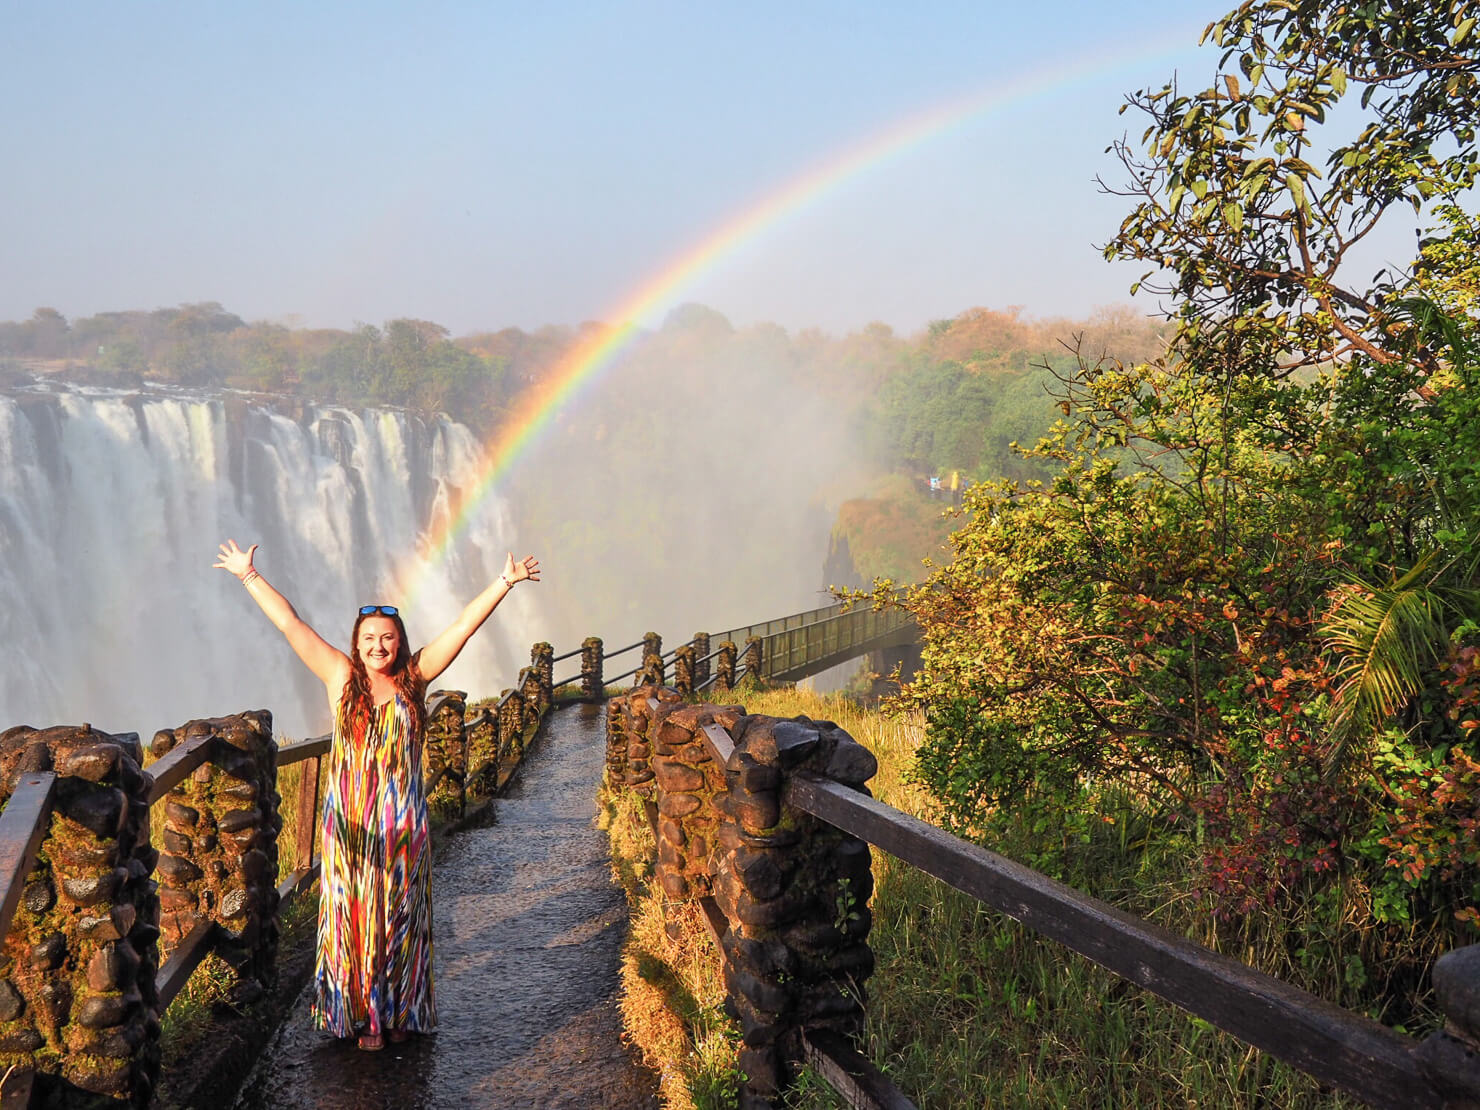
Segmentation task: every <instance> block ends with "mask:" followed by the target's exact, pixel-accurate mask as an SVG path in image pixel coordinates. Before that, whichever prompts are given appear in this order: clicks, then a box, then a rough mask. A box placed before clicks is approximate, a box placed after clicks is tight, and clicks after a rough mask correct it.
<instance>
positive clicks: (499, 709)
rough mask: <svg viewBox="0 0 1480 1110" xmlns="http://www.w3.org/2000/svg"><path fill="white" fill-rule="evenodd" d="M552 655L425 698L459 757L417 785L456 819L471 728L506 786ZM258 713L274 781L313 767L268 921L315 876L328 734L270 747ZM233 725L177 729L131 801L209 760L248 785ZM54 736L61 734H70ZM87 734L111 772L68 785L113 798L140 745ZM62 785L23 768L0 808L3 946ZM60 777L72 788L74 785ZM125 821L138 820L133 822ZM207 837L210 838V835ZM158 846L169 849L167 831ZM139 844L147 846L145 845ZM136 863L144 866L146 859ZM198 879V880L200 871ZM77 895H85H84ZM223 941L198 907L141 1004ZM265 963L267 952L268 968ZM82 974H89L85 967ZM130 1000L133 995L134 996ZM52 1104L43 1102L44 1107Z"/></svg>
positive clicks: (303, 782) (536, 713)
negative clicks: (481, 697) (438, 794)
mask: <svg viewBox="0 0 1480 1110" xmlns="http://www.w3.org/2000/svg"><path fill="white" fill-rule="evenodd" d="M551 654H552V653H551V650H550V647H549V645H548V644H537V645H535V648H534V649H533V651H532V653H531V665H530V666H529V667H528V668H525V669H524V670H522V671H521V672H520V674H519V680H518V684H517V685H516V687H515V688H514V689H511V690H509V691H507V692H505V693H504V694H503V696H502V697H500V698H499V699H498V700H497V701H496V702H495V703H493V704H492V705H489V706H487V707H485V708H483V709H481V710H479V711H478V712H477V713H475V714H473V715H471V716H470V715H468V714H466V713H465V712H464V711H463V710H462V706H463V695H461V694H459V693H455V692H439V693H435V694H433V695H432V696H431V697H430V698H429V699H428V703H427V718H426V719H427V721H428V722H429V727H430V723H431V722H432V721H433V720H434V719H436V718H438V717H439V715H445V714H446V713H447V711H448V710H449V709H450V708H451V709H456V710H457V711H458V716H459V721H458V722H457V725H456V730H457V732H458V733H459V735H458V736H457V737H455V743H454V746H455V747H458V748H459V749H460V754H461V759H460V761H458V760H454V761H448V762H444V763H443V765H442V766H441V767H439V768H437V769H436V770H434V771H433V772H432V773H430V774H428V775H427V776H426V779H425V782H424V789H425V793H426V795H427V796H428V798H430V797H431V795H432V793H433V791H434V790H436V789H437V788H438V786H439V785H442V784H444V782H446V781H447V780H448V779H449V776H450V777H451V778H452V779H453V780H455V783H456V787H457V791H458V811H459V813H465V812H466V808H467V795H468V789H469V785H470V783H472V782H473V781H475V780H476V779H477V778H478V776H476V775H470V774H469V773H468V772H469V770H470V769H469V768H468V766H467V764H468V753H469V746H468V744H469V736H470V735H472V734H474V733H476V732H478V731H479V730H486V731H488V732H489V733H490V734H491V736H490V744H489V745H488V746H487V747H488V753H489V760H488V762H491V763H493V764H494V765H495V767H496V768H503V769H504V771H505V774H504V775H502V776H500V775H499V774H497V773H495V774H493V776H492V778H491V779H489V778H488V777H487V776H486V775H485V776H482V779H483V781H484V782H488V783H490V784H491V785H493V786H494V787H495V788H496V787H497V786H500V785H502V783H503V781H506V780H507V776H508V773H509V769H510V768H511V766H512V765H513V764H515V763H516V762H517V761H518V760H519V759H520V758H522V756H523V751H524V744H525V740H526V737H527V735H528V732H529V730H530V728H531V727H532V726H534V725H537V723H538V721H539V719H540V717H541V716H542V715H543V713H544V712H545V710H547V709H548V708H549V707H550V705H551V697H550V693H551V686H550V681H549V677H550V663H551ZM246 716H247V717H252V716H253V715H250V714H249V715H246ZM256 717H257V718H258V720H257V723H256V725H255V727H257V728H258V729H259V731H260V729H261V728H263V727H265V729H266V733H265V735H264V736H262V737H260V739H261V740H262V743H263V745H264V746H265V747H266V751H267V755H266V758H267V759H268V761H269V764H270V765H271V766H272V767H273V768H274V769H273V770H272V772H271V774H272V777H273V778H276V775H277V772H279V771H281V770H282V769H283V768H285V767H289V766H292V765H294V764H298V763H304V762H306V761H310V760H311V761H312V762H313V766H312V768H305V769H304V773H303V774H302V775H301V776H300V778H299V782H298V787H297V793H296V795H295V796H293V797H292V798H289V799H284V800H285V801H286V802H287V803H288V804H289V805H290V806H291V810H292V812H293V813H294V816H295V822H294V824H295V826H296V830H295V831H296V843H295V844H294V846H293V847H294V861H295V867H294V869H293V870H292V871H291V872H289V873H287V874H286V875H280V880H281V881H280V882H278V883H277V886H276V891H277V899H276V900H275V904H273V905H272V906H271V907H270V908H269V911H268V912H270V913H271V915H272V916H273V918H274V919H275V918H276V915H277V913H279V912H281V909H282V908H283V907H284V906H285V905H287V904H288V903H290V902H291V901H292V900H293V899H294V898H296V897H298V896H299V895H301V894H303V893H304V892H305V891H308V890H310V889H311V888H312V887H313V885H314V883H315V882H316V881H317V879H318V877H319V869H320V862H319V860H318V859H317V858H316V851H317V834H318V831H319V826H320V821H319V806H320V802H321V799H320V796H319V783H320V779H321V773H320V772H321V764H322V760H323V758H324V757H325V756H326V755H327V754H328V753H329V749H330V745H331V737H329V736H319V737H315V738H313V739H310V740H304V741H301V742H298V743H294V744H286V745H283V746H281V747H278V746H276V745H274V744H272V741H271V726H270V723H269V724H266V725H265V726H263V725H262V723H261V722H262V721H264V720H267V717H266V715H265V714H259V715H256ZM236 721H239V718H222V719H220V721H218V722H193V723H192V726H187V728H186V729H182V730H179V732H181V733H188V732H189V731H191V729H192V728H193V727H194V726H201V728H200V729H199V730H197V734H195V735H186V736H185V738H184V739H182V740H179V741H178V742H176V743H174V744H173V746H172V747H171V748H170V750H169V751H168V752H167V753H166V754H164V755H162V756H161V757H160V758H159V759H157V760H155V762H154V763H152V764H151V765H150V766H148V767H147V768H143V769H141V770H134V771H130V772H129V774H131V775H132V776H133V779H134V780H135V782H134V788H135V796H136V797H137V800H138V802H140V803H143V804H144V805H145V806H146V807H148V808H152V807H154V806H155V805H156V804H158V803H161V802H163V801H165V800H166V799H168V798H170V797H171V794H172V791H175V790H176V789H177V788H178V787H180V786H181V785H182V784H184V783H185V782H186V780H187V779H190V778H191V777H192V776H196V777H197V778H199V776H200V773H201V769H202V768H204V767H208V766H209V765H212V764H217V765H218V766H217V767H216V769H215V771H212V772H209V773H210V774H212V775H214V774H216V773H220V772H221V771H222V769H223V768H224V767H227V766H231V767H232V768H233V771H232V773H231V774H230V775H229V776H228V777H230V778H231V780H232V781H233V782H246V781H247V780H243V779H242V777H241V776H242V775H243V774H248V772H244V771H243V770H242V761H243V760H244V759H246V760H247V763H248V764H250V763H251V759H250V753H247V752H243V751H241V750H238V749H236V748H231V747H230V746H229V745H228V744H226V743H225V742H224V740H223V738H222V733H221V729H220V728H218V727H209V726H224V725H226V724H229V723H231V722H236ZM55 731H61V732H69V731H73V730H55ZM81 731H83V732H89V729H88V726H82V730H81ZM172 735H174V734H169V733H163V734H161V736H172ZM90 736H91V737H92V738H95V739H96V740H97V741H98V742H99V743H98V745H96V747H107V749H108V751H107V753H105V754H106V756H107V758H111V759H112V761H113V763H112V767H113V773H112V777H107V776H105V777H104V778H103V780H102V782H101V785H100V786H98V785H97V783H98V779H97V777H96V776H94V778H93V780H92V781H91V782H83V781H81V780H76V781H78V782H79V783H80V789H83V790H84V791H87V790H102V791H103V792H105V793H106V792H107V791H109V790H111V791H113V793H119V791H118V790H117V789H115V788H114V787H112V786H110V785H109V783H112V782H114V781H115V780H116V779H117V773H118V766H119V761H120V760H121V759H122V758H123V755H122V754H120V753H124V751H125V749H128V748H132V750H135V751H141V749H139V748H138V737H137V734H132V733H130V734H120V735H118V736H106V735H105V734H101V733H92V734H90ZM233 761H234V762H233ZM129 766H130V767H134V766H136V765H135V764H134V763H133V762H132V760H130V761H129ZM140 779H142V782H140V781H138V780H140ZM63 781H64V778H63V776H61V775H59V774H58V773H56V772H55V771H34V772H27V771H24V770H23V771H21V773H20V774H19V775H18V776H17V777H16V780H15V785H14V787H13V789H12V791H11V793H10V796H9V798H8V800H6V802H5V806H4V809H3V811H0V939H3V940H5V941H6V942H7V943H8V941H9V935H10V931H11V926H12V924H13V922H14V920H15V915H16V913H17V911H18V908H19V906H20V904H21V900H22V896H23V893H24V892H25V891H26V890H27V885H26V884H27V881H28V876H30V875H31V874H32V872H33V870H34V869H35V867H36V865H37V861H38V854H39V852H40V850H41V847H42V845H43V842H45V840H46V837H47V835H48V830H49V828H51V826H52V821H51V815H52V812H53V808H54V806H55V805H56V804H57V803H58V798H59V794H58V791H59V790H60V789H62V783H63ZM66 781H69V782H70V781H73V780H66ZM122 785H123V786H125V787H127V786H128V783H127V782H123V783H122ZM71 789H72V792H73V794H75V793H76V790H77V789H78V788H71ZM236 789H237V790H238V791H241V790H242V789H245V787H237V788H236ZM228 793H229V791H228ZM119 796H120V798H121V799H122V803H121V804H122V807H123V809H122V812H123V813H128V811H129V805H130V803H129V802H128V800H127V799H126V797H124V795H123V794H121V793H119ZM255 800H256V799H255V790H254V801H255ZM237 804H240V803H237ZM132 819H134V820H137V818H136V817H135V818H132ZM118 820H119V821H122V818H121V817H120V818H119V819H118ZM147 828H148V818H147V814H146V815H145V817H144V818H143V819H142V829H143V830H144V831H143V835H144V836H145V837H147V836H148V832H147ZM99 835H100V836H101V835H102V834H101V833H100V834H99ZM222 835H223V837H224V836H225V835H226V833H225V829H224V827H223V830H222ZM251 835H253V836H254V837H255V836H256V835H257V834H256V833H252V834H251ZM262 835H266V836H269V837H270V838H272V839H273V840H274V841H275V840H276V837H277V833H276V831H275V827H274V828H269V829H268V830H267V831H266V833H264V834H262ZM212 839H216V838H215V837H214V836H213V837H212ZM166 842H167V843H168V834H167V840H166ZM99 843H100V844H105V843H106V841H99ZM115 845H116V842H115ZM145 847H146V848H147V847H148V846H147V842H146V845H145ZM241 851H242V853H244V854H245V852H246V848H245V847H243V848H242V849H241ZM149 853H152V855H153V856H154V857H156V858H157V857H158V853H157V852H154V851H153V850H152V849H148V852H147V853H146V858H147V857H148V854H149ZM264 854H265V856H266V858H272V857H274V856H276V849H275V847H274V848H272V849H271V850H269V851H266V852H265V853H264ZM117 855H118V853H117V852H116V850H115V851H114V856H113V858H116V857H117ZM144 866H146V867H147V866H148V865H147V863H146V864H145V865H144ZM141 874H147V872H146V871H145V872H141ZM196 874H197V875H198V874H199V871H197V872H196ZM52 879H53V881H54V880H55V876H54V875H53V876H52ZM125 881H127V880H125ZM83 896H84V897H90V895H83ZM52 897H53V898H54V897H55V895H52ZM154 904H155V905H158V901H157V900H156V901H155V903H154ZM137 920H138V916H137V915H136V916H132V917H130V920H129V922H128V923H125V924H115V926H114V930H115V931H114V932H112V933H111V934H104V935H105V936H106V935H112V936H114V937H118V938H120V940H121V939H122V938H123V937H124V936H125V935H132V933H135V932H137V929H134V928H133V923H134V922H135V921H137ZM102 927H104V928H107V923H106V922H104V924H103V926H102ZM158 931H159V930H158V929H157V928H155V927H154V926H152V925H151V926H149V933H148V934H147V938H148V939H147V940H144V941H141V942H139V943H144V944H147V946H148V948H149V949H150V950H151V951H152V950H153V948H154V945H155V942H154V940H153V939H152V938H153V937H154V936H157V935H158ZM275 935H276V931H275V925H274V928H273V930H272V936H271V937H270V938H268V940H267V941H265V942H264V943H270V944H271V945H272V946H273V947H275ZM27 943H34V941H30V940H28V942H27ZM231 943H235V944H236V946H237V947H238V948H240V947H241V944H242V939H241V938H240V937H237V938H232V937H229V936H227V935H226V933H225V932H224V931H223V929H222V927H221V925H220V924H219V923H218V922H217V921H216V920H213V919H212V914H210V913H207V912H204V909H202V911H201V912H200V913H199V920H198V921H196V923H195V924H194V926H193V927H191V928H190V929H189V932H188V933H185V935H183V936H182V937H180V938H179V940H178V943H176V944H175V945H174V947H173V949H172V950H171V951H170V952H169V953H168V958H167V959H166V960H165V962H164V963H163V964H162V965H161V966H160V967H159V968H158V971H157V973H156V974H155V975H154V977H153V982H152V990H151V991H148V992H145V997H144V998H143V1003H144V1004H145V1005H147V1006H149V1007H150V1008H151V1009H153V1010H154V1011H155V1012H157V1013H159V1014H162V1013H163V1012H164V1011H165V1009H166V1008H167V1007H168V1006H169V1005H170V1003H171V1002H172V1001H173V1000H174V999H175V997H176V996H177V995H178V994H179V993H180V991H181V989H182V988H183V987H184V986H185V984H186V982H187V981H188V980H189V978H190V975H191V973H192V972H193V971H194V970H195V968H196V967H197V966H198V965H199V964H200V962H201V961H202V960H203V959H204V958H205V957H206V956H207V955H209V954H210V953H211V952H212V951H216V950H219V949H221V948H222V946H223V944H227V945H230V944H231ZM270 958H271V957H270V955H269V956H268V960H269V962H270ZM152 963H153V957H150V960H149V964H148V966H152ZM89 974H91V971H90V972H89ZM7 990H9V991H10V993H11V994H12V995H14V989H13V988H9V987H7ZM105 993H106V992H105ZM150 996H152V997H150ZM124 997H125V998H127V990H125V991H124ZM134 997H135V998H138V995H135V996H134ZM144 1028H146V1029H152V1031H153V1032H152V1035H153V1036H157V1035H158V1029H159V1026H158V1024H157V1023H153V1024H152V1025H150V1024H148V1023H146V1024H145V1026H144ZM135 1047H137V1046H135ZM136 1054H137V1053H136ZM11 1055H14V1054H13V1053H12V1054H11ZM120 1066H122V1065H120ZM48 1067H49V1066H48ZM64 1078H66V1079H67V1080H68V1081H69V1082H70V1083H72V1084H73V1088H74V1089H76V1090H77V1093H78V1094H79V1095H80V1096H81V1097H82V1098H83V1099H84V1100H86V1099H87V1098H89V1097H92V1096H90V1095H88V1094H87V1088H86V1087H85V1086H84V1087H83V1088H80V1089H79V1088H77V1083H78V1082H82V1083H84V1084H85V1083H86V1082H87V1081H88V1080H87V1079H86V1078H85V1077H84V1078H83V1079H82V1080H78V1079H77V1078H75V1077H74V1076H71V1075H65V1074H64ZM35 1079H36V1066H35V1065H34V1064H32V1065H21V1066H17V1067H12V1068H11V1069H10V1071H9V1072H8V1073H6V1075H5V1077H4V1079H3V1082H0V1107H4V1108H5V1110H10V1108H11V1107H20V1106H26V1105H28V1104H29V1102H30V1100H31V1099H32V1097H33V1086H32V1085H33V1083H34V1081H35ZM118 1082H120V1083H123V1084H124V1086H125V1088H127V1087H128V1086H129V1084H133V1086H134V1087H135V1088H137V1085H138V1084H139V1083H140V1082H142V1083H143V1084H144V1085H145V1086H146V1087H147V1085H148V1084H149V1083H150V1082H152V1080H151V1079H150V1078H149V1077H147V1076H146V1077H145V1078H144V1079H142V1080H139V1079H137V1078H134V1079H129V1080H128V1081H127V1082H124V1081H123V1080H119V1081H118ZM91 1089H92V1090H97V1087H96V1086H94V1087H92V1088H91ZM105 1093H111V1094H113V1095H114V1097H124V1098H134V1099H137V1097H138V1095H139V1091H138V1090H137V1089H134V1090H133V1091H132V1094H131V1093H130V1091H129V1090H128V1089H124V1090H121V1091H108V1092H105ZM68 1097H69V1095H68V1094H67V1087H66V1086H65V1085H64V1086H61V1087H58V1088H57V1089H56V1090H54V1091H52V1092H51V1098H52V1102H58V1101H60V1103H65V1102H66V1101H67V1099H68ZM52 1102H49V1103H48V1104H52Z"/></svg>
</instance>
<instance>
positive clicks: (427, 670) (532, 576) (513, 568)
mask: <svg viewBox="0 0 1480 1110" xmlns="http://www.w3.org/2000/svg"><path fill="white" fill-rule="evenodd" d="M539 580H540V561H539V560H538V559H536V558H535V557H534V556H533V555H526V556H525V557H524V558H522V559H520V560H518V561H515V559H514V553H513V552H512V551H511V552H510V553H509V557H508V560H507V561H506V562H505V563H504V572H503V573H502V574H500V575H499V576H498V577H497V578H495V579H494V580H493V582H492V584H490V585H489V587H488V589H486V590H484V591H483V592H482V593H481V594H479V595H478V596H477V597H475V598H473V600H472V601H470V602H468V606H467V608H466V609H464V610H463V611H462V614H461V615H460V616H459V617H458V618H457V620H455V621H453V622H452V625H451V626H450V627H449V628H448V629H447V631H446V632H443V633H442V634H441V635H440V636H438V637H437V638H436V639H435V640H433V641H432V642H431V643H429V644H427V646H426V647H424V648H422V649H421V654H420V655H419V656H418V657H417V667H418V668H419V669H420V670H421V676H422V678H424V679H425V680H426V681H427V682H431V681H432V680H433V679H435V678H436V677H437V676H438V675H439V674H441V673H442V672H443V671H445V670H446V669H447V668H448V667H450V666H451V665H452V661H453V660H454V659H456V658H457V655H458V652H460V651H462V649H463V645H464V644H466V643H467V642H468V640H469V639H471V638H472V635H473V633H474V632H477V631H478V629H479V628H480V627H482V625H483V622H484V621H486V620H487V619H488V616H489V614H490V613H492V612H493V611H494V610H495V609H497V608H498V603H499V602H500V601H502V600H503V599H504V598H506V597H508V596H509V591H510V590H512V589H513V588H514V583H515V582H524V581H529V582H538V581H539Z"/></svg>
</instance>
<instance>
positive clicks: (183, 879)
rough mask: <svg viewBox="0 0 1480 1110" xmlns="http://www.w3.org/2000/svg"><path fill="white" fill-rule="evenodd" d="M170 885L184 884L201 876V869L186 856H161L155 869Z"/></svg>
mask: <svg viewBox="0 0 1480 1110" xmlns="http://www.w3.org/2000/svg"><path fill="white" fill-rule="evenodd" d="M155 870H156V871H157V872H158V873H159V874H160V875H161V876H163V877H164V880H165V882H166V884H167V885H169V886H184V885H185V884H186V883H193V882H195V880H197V879H199V878H200V877H201V870H200V868H199V867H197V866H195V864H193V863H192V862H190V860H188V859H186V858H185V857H184V856H160V857H159V866H158V867H157V868H156V869H155Z"/></svg>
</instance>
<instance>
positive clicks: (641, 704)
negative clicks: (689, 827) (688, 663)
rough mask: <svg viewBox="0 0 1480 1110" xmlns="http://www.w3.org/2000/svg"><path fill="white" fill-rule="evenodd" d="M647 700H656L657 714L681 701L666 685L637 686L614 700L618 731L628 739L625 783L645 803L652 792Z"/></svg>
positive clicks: (649, 711)
mask: <svg viewBox="0 0 1480 1110" xmlns="http://www.w3.org/2000/svg"><path fill="white" fill-rule="evenodd" d="M649 698H653V699H656V700H657V701H658V703H659V710H658V712H659V713H662V712H663V711H664V709H666V708H667V707H668V706H672V705H676V704H678V703H679V702H681V701H682V700H683V699H682V698H680V697H679V696H678V691H676V690H670V689H669V688H668V687H666V686H638V687H637V688H636V689H633V690H629V691H628V692H627V693H626V694H625V695H624V696H622V697H620V698H616V699H613V700H614V701H615V702H616V703H617V704H618V705H619V706H620V707H621V712H622V718H621V732H622V735H623V736H624V737H626V740H627V757H626V761H625V762H626V768H625V772H624V775H625V781H626V784H627V786H628V788H629V789H631V790H633V791H635V792H636V793H637V795H638V796H639V797H641V798H642V799H643V800H644V801H648V802H651V801H652V800H653V795H654V790H655V787H654V785H653V769H652V740H651V729H652V723H653V718H654V713H653V710H652V707H651V706H649V705H648V699H649Z"/></svg>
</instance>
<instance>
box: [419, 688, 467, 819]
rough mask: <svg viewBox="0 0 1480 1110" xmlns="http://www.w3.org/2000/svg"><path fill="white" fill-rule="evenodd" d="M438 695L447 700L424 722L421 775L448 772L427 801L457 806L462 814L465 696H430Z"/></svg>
mask: <svg viewBox="0 0 1480 1110" xmlns="http://www.w3.org/2000/svg"><path fill="white" fill-rule="evenodd" d="M438 695H441V696H443V697H445V698H446V699H447V700H446V701H444V702H443V703H442V708H441V709H439V710H438V711H437V714H436V715H435V716H434V717H432V718H431V719H429V720H428V721H427V728H426V747H425V754H424V757H423V764H424V766H423V773H424V774H425V775H426V777H427V778H428V779H429V778H431V777H432V776H433V775H435V774H436V773H437V772H438V771H440V770H442V768H444V767H445V768H447V772H446V774H444V775H443V776H442V780H441V781H440V782H438V783H437V788H436V789H435V790H433V791H432V795H431V797H429V798H428V799H427V801H428V802H431V801H439V800H440V801H445V802H452V803H456V805H457V806H458V810H459V812H463V811H465V810H466V808H467V800H468V789H467V784H468V744H467V738H466V735H465V734H464V732H463V715H464V713H465V712H466V710H467V698H468V695H467V694H465V693H463V691H461V690H438V691H437V693H436V694H433V695H432V697H436V696H438ZM427 700H428V701H430V700H431V698H428V699H427Z"/></svg>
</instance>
